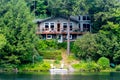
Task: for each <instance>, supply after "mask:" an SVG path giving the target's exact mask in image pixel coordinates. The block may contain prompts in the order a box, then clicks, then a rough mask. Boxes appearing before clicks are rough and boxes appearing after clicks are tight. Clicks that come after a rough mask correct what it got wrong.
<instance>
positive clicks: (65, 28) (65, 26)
mask: <svg viewBox="0 0 120 80" xmlns="http://www.w3.org/2000/svg"><path fill="white" fill-rule="evenodd" d="M63 30H64V31H66V30H67V23H63Z"/></svg>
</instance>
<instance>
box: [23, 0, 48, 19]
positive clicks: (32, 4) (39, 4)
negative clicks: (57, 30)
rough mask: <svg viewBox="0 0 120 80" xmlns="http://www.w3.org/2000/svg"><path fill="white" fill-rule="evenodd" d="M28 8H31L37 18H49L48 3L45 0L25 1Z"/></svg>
mask: <svg viewBox="0 0 120 80" xmlns="http://www.w3.org/2000/svg"><path fill="white" fill-rule="evenodd" d="M25 1H26V3H27V6H29V8H30V10H31V12H33V13H34V14H35V16H37V17H40V18H44V17H46V16H47V14H46V13H47V3H46V1H45V0H25Z"/></svg>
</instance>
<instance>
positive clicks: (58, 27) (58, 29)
mask: <svg viewBox="0 0 120 80" xmlns="http://www.w3.org/2000/svg"><path fill="white" fill-rule="evenodd" d="M57 31H58V32H60V23H58V24H57Z"/></svg>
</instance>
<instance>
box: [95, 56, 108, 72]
mask: <svg viewBox="0 0 120 80" xmlns="http://www.w3.org/2000/svg"><path fill="white" fill-rule="evenodd" d="M97 64H98V65H99V66H100V68H101V69H102V70H103V69H107V68H109V67H110V61H109V59H108V58H105V57H101V58H99V60H98V61H97Z"/></svg>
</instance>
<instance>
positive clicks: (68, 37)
mask: <svg viewBox="0 0 120 80" xmlns="http://www.w3.org/2000/svg"><path fill="white" fill-rule="evenodd" d="M67 54H68V55H70V16H68V26H67Z"/></svg>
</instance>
